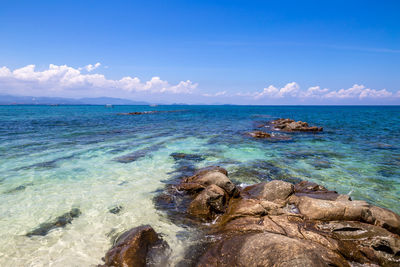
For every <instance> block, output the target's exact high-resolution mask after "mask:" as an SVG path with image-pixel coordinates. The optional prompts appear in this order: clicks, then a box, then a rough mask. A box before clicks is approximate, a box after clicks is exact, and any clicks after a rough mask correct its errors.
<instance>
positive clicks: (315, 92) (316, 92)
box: [300, 86, 329, 98]
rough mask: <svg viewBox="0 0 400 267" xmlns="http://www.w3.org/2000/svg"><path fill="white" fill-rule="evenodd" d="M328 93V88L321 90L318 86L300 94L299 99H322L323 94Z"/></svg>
mask: <svg viewBox="0 0 400 267" xmlns="http://www.w3.org/2000/svg"><path fill="white" fill-rule="evenodd" d="M327 92H329V89H328V88H324V89H321V87H319V86H312V87H310V88H308V89H307V91H305V92H301V93H300V97H303V98H315V97H316V98H319V97H322V96H323V95H324V94H326V93H327Z"/></svg>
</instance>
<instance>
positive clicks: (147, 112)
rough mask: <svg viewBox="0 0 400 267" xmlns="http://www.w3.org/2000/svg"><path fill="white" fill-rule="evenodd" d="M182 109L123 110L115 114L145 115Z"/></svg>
mask: <svg viewBox="0 0 400 267" xmlns="http://www.w3.org/2000/svg"><path fill="white" fill-rule="evenodd" d="M182 111H184V110H149V111H134V112H125V113H118V114H117V115H145V114H154V113H173V112H182Z"/></svg>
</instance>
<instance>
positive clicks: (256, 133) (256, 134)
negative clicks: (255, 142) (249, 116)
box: [249, 131, 272, 138]
mask: <svg viewBox="0 0 400 267" xmlns="http://www.w3.org/2000/svg"><path fill="white" fill-rule="evenodd" d="M249 135H250V136H251V137H254V138H271V137H272V135H271V134H270V133H266V132H263V131H253V132H250V133H249Z"/></svg>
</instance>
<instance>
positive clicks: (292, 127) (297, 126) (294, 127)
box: [270, 119, 323, 132]
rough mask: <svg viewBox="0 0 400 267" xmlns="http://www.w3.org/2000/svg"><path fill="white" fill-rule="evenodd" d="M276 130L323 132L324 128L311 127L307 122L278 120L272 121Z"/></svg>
mask: <svg viewBox="0 0 400 267" xmlns="http://www.w3.org/2000/svg"><path fill="white" fill-rule="evenodd" d="M270 124H272V125H273V127H274V128H275V129H278V130H280V131H284V132H321V131H322V130H323V129H322V127H316V126H309V125H308V123H307V122H303V121H294V120H292V119H277V120H274V121H271V122H270Z"/></svg>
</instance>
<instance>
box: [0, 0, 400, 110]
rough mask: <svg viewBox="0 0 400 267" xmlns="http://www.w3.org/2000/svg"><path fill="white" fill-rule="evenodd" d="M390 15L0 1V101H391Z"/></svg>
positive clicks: (383, 11) (399, 80) (321, 7)
mask: <svg viewBox="0 0 400 267" xmlns="http://www.w3.org/2000/svg"><path fill="white" fill-rule="evenodd" d="M399 12H400V2H399V1H235V0H230V1H174V0H169V1H94V0H93V1H84V0H80V1H15V0H13V1H9V0H2V1H1V8H0V40H1V41H0V94H18V95H35V96H66V97H83V96H115V97H123V98H129V99H137V100H147V101H153V102H157V101H159V102H166V103H172V102H187V103H237V104H400V92H399V90H400V86H399V85H400V74H399V73H400V19H399V18H398V14H399ZM96 63H100V64H97V65H96V66H95V64H96ZM50 64H51V65H50ZM90 64H91V65H90ZM32 65H34V67H33V66H32ZM124 77H125V78H124ZM154 77H155V78H154ZM310 88H311V89H310Z"/></svg>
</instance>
